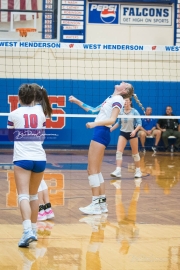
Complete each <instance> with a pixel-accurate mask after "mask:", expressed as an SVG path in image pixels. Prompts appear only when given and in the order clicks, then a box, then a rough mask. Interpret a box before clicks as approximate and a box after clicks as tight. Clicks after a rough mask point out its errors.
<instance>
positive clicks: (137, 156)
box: [132, 153, 140, 161]
mask: <svg viewBox="0 0 180 270" xmlns="http://www.w3.org/2000/svg"><path fill="white" fill-rule="evenodd" d="M132 157H133V158H134V161H140V156H139V153H137V154H135V155H132Z"/></svg>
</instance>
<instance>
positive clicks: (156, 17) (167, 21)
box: [120, 5, 172, 26]
mask: <svg viewBox="0 0 180 270" xmlns="http://www.w3.org/2000/svg"><path fill="white" fill-rule="evenodd" d="M120 24H131V25H132V24H134V25H158V26H170V25H172V7H171V6H150V5H143V6H142V5H120Z"/></svg>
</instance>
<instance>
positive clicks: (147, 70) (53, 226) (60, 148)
mask: <svg viewBox="0 0 180 270" xmlns="http://www.w3.org/2000/svg"><path fill="white" fill-rule="evenodd" d="M4 12H5V13H6V16H7V17H6V18H5V14H4V20H5V21H4V24H1V23H0V40H1V46H0V57H1V63H0V88H1V103H0V119H1V121H0V128H1V133H0V137H1V141H0V148H1V150H0V160H1V161H0V175H1V188H2V191H1V195H2V199H1V201H0V205H1V210H2V211H4V214H5V215H4V217H3V218H2V222H1V228H2V230H4V231H5V233H6V235H8V236H6V237H4V236H2V234H1V241H2V242H3V244H4V245H3V247H4V246H6V245H7V247H8V248H9V244H8V243H9V242H13V245H14V247H13V248H12V250H11V254H14V257H15V258H17V260H18V261H19V263H20V264H21V265H22V266H24V265H26V264H29V265H30V264H31V265H36V264H37V265H38V263H39V265H40V266H41V267H42V265H44V263H45V264H46V266H47V269H56V266H57V262H58V263H59V265H61V266H62V267H67V266H69V267H70V266H72V265H73V266H74V268H72V269H85V264H86V265H88V264H92V261H93V263H95V264H96V265H101V264H102V267H103V268H102V269H117V268H116V267H117V265H120V266H121V267H122V268H119V269H138V268H128V267H133V265H134V263H135V264H136V266H137V265H138V267H140V266H139V265H140V261H141V262H142V260H144V262H147V260H148V262H149V259H148V255H147V253H146V252H145V251H146V250H149V252H150V253H151V256H150V257H151V259H152V262H151V263H150V267H151V268H149V269H152V267H155V268H153V269H160V268H161V269H173V268H171V267H175V266H178V264H179V263H178V262H176V260H174V261H173V259H172V258H174V257H176V258H177V259H178V254H179V247H180V239H179V238H178V237H179V236H177V234H176V230H174V228H176V229H177V230H178V229H179V228H178V224H179V223H178V222H179V217H178V216H177V215H176V213H177V200H178V199H179V195H178V190H179V181H180V171H179V159H180V154H179V152H176V153H172V152H164V151H163V144H161V145H160V147H159V151H158V152H157V153H155V154H154V152H153V151H151V144H153V142H152V141H151V143H150V146H149V148H148V147H147V151H146V153H145V154H144V153H141V154H140V158H141V170H142V174H143V175H142V179H141V180H136V181H134V177H133V175H134V169H135V167H134V163H133V159H132V156H131V151H130V150H129V149H130V148H129V147H127V148H126V150H125V152H124V155H123V167H122V178H121V179H117V178H112V177H111V176H110V173H111V171H112V170H113V169H114V168H115V166H116V165H115V163H116V158H115V156H116V145H117V140H118V136H119V130H116V131H115V132H113V133H112V134H111V143H110V145H109V146H108V148H107V150H106V152H105V157H104V161H103V166H102V172H103V175H104V178H105V182H106V186H107V197H108V205H109V214H107V215H104V216H103V217H99V216H98V217H82V216H81V214H80V213H79V210H78V208H79V207H80V206H82V205H84V204H86V203H87V200H88V198H89V197H90V191H89V186H88V181H87V172H86V169H87V163H88V158H87V149H88V147H89V143H90V140H91V137H92V130H88V129H86V126H85V124H86V123H87V122H89V121H93V120H94V118H95V116H94V115H90V114H88V113H86V114H84V113H83V111H82V109H81V108H79V107H78V106H75V105H73V104H71V103H69V102H68V97H69V96H70V95H74V96H76V97H77V98H79V99H81V100H83V102H84V103H86V104H89V105H91V106H93V107H96V106H98V105H99V104H101V103H102V102H103V101H104V100H105V99H106V97H107V96H109V95H111V94H112V93H113V90H114V85H116V84H119V83H120V81H127V82H130V83H132V85H133V86H134V89H135V93H136V95H137V98H136V99H134V100H133V106H134V107H135V108H136V109H137V110H138V111H139V113H140V115H141V117H142V119H143V118H148V117H147V116H145V114H144V110H145V108H146V107H148V106H150V107H152V109H153V111H152V116H151V118H154V119H164V118H166V117H165V116H164V114H165V108H166V106H168V105H170V106H172V108H173V113H174V114H175V118H176V119H179V118H180V117H179V115H180V108H179V98H180V84H179V74H180V53H179V52H178V51H177V52H176V51H173V52H171V51H170V50H169V49H168V47H164V46H162V48H161V47H160V46H158V47H156V46H139V47H137V50H132V51H131V50H116V49H114V50H108V49H102V50H100V49H98V50H97V49H96V50H93V49H84V48H83V47H82V46H75V45H74V44H64V45H59V43H58V42H56V38H57V37H58V34H57V33H55V34H54V35H53V33H51V32H49V30H47V31H46V32H43V29H49V28H43V27H42V24H41V23H40V22H42V18H43V17H44V18H46V19H48V17H49V18H50V17H51V15H53V12H52V10H51V9H49V10H48V12H47V10H46V12H45V11H40V10H38V12H37V9H36V7H35V8H34V10H33V11H32V13H31V12H22V11H19V13H18V12H17V11H15V10H14V12H10V13H11V14H10V15H7V12H6V11H4ZM18 16H19V17H21V16H27V18H25V17H23V18H24V19H25V21H23V22H22V21H21V20H20V18H19V19H17V21H16V20H15V21H14V20H13V18H14V17H16V18H17V17H18ZM30 17H31V18H30ZM28 18H30V20H29V19H28ZM1 22H2V17H1ZM47 25H48V24H47ZM9 27H10V28H9ZM45 37H46V38H45ZM53 37H54V39H53ZM44 38H45V40H44ZM3 40H4V41H3ZM142 47H143V49H142ZM22 83H28V84H29V83H38V84H39V85H43V87H44V88H46V89H47V91H48V94H49V99H50V102H51V104H52V108H53V117H52V119H47V134H48V136H47V138H46V139H45V142H44V147H45V149H46V151H47V168H46V171H45V174H44V179H45V181H46V183H47V185H48V190H49V196H50V201H51V204H52V207H53V209H54V212H55V219H54V221H53V222H52V221H45V222H40V223H39V238H40V244H41V248H40V247H39V249H38V248H34V250H33V249H30V250H28V251H21V254H19V253H17V250H16V242H17V239H16V238H18V237H17V234H18V233H19V232H18V230H19V226H20V225H19V224H20V223H21V218H20V215H19V212H18V203H17V192H16V187H15V182H14V174H13V164H12V149H13V143H12V142H9V140H8V138H7V133H6V126H7V117H8V114H9V112H11V111H13V110H15V109H16V108H18V106H19V102H18V88H19V86H20V85H21V84H22ZM139 103H140V106H139V105H138V104H139ZM142 108H143V109H142ZM137 117H138V116H137ZM127 118H128V116H127ZM148 140H154V139H153V138H150V139H147V141H146V143H147V144H148ZM170 144H174V141H171V140H170ZM139 147H141V145H140V146H139ZM148 150H149V151H148ZM4 194H6V196H5V195H4ZM122 195H123V197H124V198H125V200H123V199H122ZM168 196H169V197H168ZM139 197H140V200H139ZM140 202H141V203H140ZM169 202H170V203H169ZM138 205H139V206H140V209H141V211H139V212H138V211H137V207H138ZM163 205H166V213H164V209H163ZM127 206H129V212H128V214H127V215H125V207H127ZM147 206H148V209H149V210H148V211H149V215H148V213H147ZM156 208H157V209H158V210H159V211H162V212H161V215H158V214H156V212H155V211H156ZM122 213H123V214H122ZM162 213H163V214H162ZM150 217H151V218H150ZM152 219H153V220H152ZM7 223H10V224H12V226H9V227H7V228H6V230H5V229H3V225H4V224H7ZM14 224H16V226H17V228H16V230H15V231H14V229H13V228H14V227H13V226H14ZM144 224H146V226H147V227H146V228H145V227H144ZM157 224H159V227H158V228H157ZM82 225H84V227H82ZM105 228H106V235H104V230H105ZM147 228H148V230H146V229H147ZM91 230H92V234H91ZM82 232H83V233H82ZM139 232H140V236H139ZM169 232H170V234H171V235H172V238H171V239H170V238H169ZM72 233H73V237H74V238H73V239H72ZM9 235H10V236H9ZM64 235H65V236H66V237H65V238H64ZM157 235H158V237H159V239H158V245H157V243H156V245H155V243H154V242H155V241H156V238H157ZM90 237H91V240H90V241H89V240H87V239H89V238H90ZM95 237H97V239H98V241H99V243H101V244H103V242H104V239H108V241H107V242H108V243H107V242H106V241H105V243H104V244H103V245H104V248H101V249H100V245H97V242H98V241H97V239H95ZM105 237H106V238H105ZM79 239H81V241H79ZM127 239H128V240H127ZM109 241H110V242H111V244H109ZM117 243H120V244H121V246H119V244H117ZM88 244H89V249H87V246H88ZM109 247H110V248H112V250H113V252H114V255H115V256H114V257H112V256H110V257H108V258H109V259H110V260H111V264H110V265H109V264H108V263H106V260H105V258H106V256H109V254H108V253H109V251H108V252H107V250H109ZM159 247H160V248H159ZM93 249H96V251H97V252H96V253H93V252H92V250H93ZM86 250H88V251H87V253H86ZM137 250H139V253H138V252H137ZM152 250H154V253H153V252H152ZM34 251H36V254H35V253H33V252H34ZM37 252H40V253H41V254H40V253H39V254H40V255H37ZM99 252H101V258H100V257H99V256H98V254H99ZM1 254H3V259H4V258H6V260H5V263H4V266H3V267H4V268H3V269H15V268H13V267H14V265H15V263H16V262H14V261H13V260H11V262H8V260H7V256H5V254H4V253H3V250H2V252H1ZM45 254H46V256H47V258H48V259H47V260H46V261H45V262H44V261H43V258H44V255H45ZM92 254H93V255H94V256H93V260H92ZM122 254H129V255H130V256H131V258H130V260H128V259H127V257H126V259H125V257H123V255H122ZM142 254H143V255H142ZM156 254H159V255H158V256H159V257H158V258H157V255H156ZM164 254H166V255H164ZM85 256H86V260H85V259H82V258H85ZM138 256H139V257H138ZM173 256H174V257H173ZM122 258H123V260H122ZM138 258H141V260H140V259H138ZM143 258H144V259H143ZM153 258H155V259H156V261H158V262H159V264H158V266H157V268H156V266H154V265H153V263H154V262H155V261H153V260H155V259H153ZM162 258H165V259H167V260H168V262H167V261H164V260H163V259H162ZM0 261H1V260H0ZM152 265H153V266H152ZM40 266H39V267H40ZM5 267H6V268H5ZM8 267H9V268H8ZM10 267H12V268H10ZM48 267H49V268H48ZM50 267H51V268H50ZM53 267H54V268H53ZM83 267H84V268H83ZM123 267H124V268H123ZM125 267H126V268H125ZM163 267H165V268H163ZM167 267H169V268H167ZM29 269H31V268H29ZM37 269H42V268H37ZM64 269H66V268H64ZM93 269H95V268H93ZM139 269H140V268H139ZM174 269H175V268H174Z"/></svg>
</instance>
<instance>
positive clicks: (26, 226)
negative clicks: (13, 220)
mask: <svg viewBox="0 0 180 270" xmlns="http://www.w3.org/2000/svg"><path fill="white" fill-rule="evenodd" d="M22 224H23V229H24V231H29V230H31V229H32V226H31V220H30V219H26V220H24V221H23V223H22Z"/></svg>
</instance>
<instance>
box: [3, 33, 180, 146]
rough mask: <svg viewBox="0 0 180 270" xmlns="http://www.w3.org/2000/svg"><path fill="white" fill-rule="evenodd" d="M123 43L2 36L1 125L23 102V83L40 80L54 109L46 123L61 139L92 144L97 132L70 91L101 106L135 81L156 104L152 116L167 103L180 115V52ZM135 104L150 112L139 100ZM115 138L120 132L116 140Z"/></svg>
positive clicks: (145, 100)
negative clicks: (20, 93)
mask: <svg viewBox="0 0 180 270" xmlns="http://www.w3.org/2000/svg"><path fill="white" fill-rule="evenodd" d="M118 46H119V47H118ZM123 46H125V45H112V44H109V45H105V44H69V43H66V44H63V43H58V42H57V43H56V42H35V41H33V42H32V41H28V40H27V39H26V38H25V37H22V39H21V40H20V41H16V42H13V41H8V42H5V41H1V42H0V57H1V62H0V89H1V102H0V116H1V123H0V128H6V124H7V116H8V113H9V112H11V111H13V110H14V109H16V108H17V107H18V88H19V86H20V85H21V84H22V83H38V84H39V85H43V87H44V88H46V89H47V92H48V94H49V99H50V103H51V104H52V108H53V117H52V119H47V128H53V129H59V132H60V133H61V139H62V141H61V142H60V143H62V144H67V145H69V144H70V145H74V144H77V145H81V144H83V145H86V144H88V143H89V140H90V138H91V133H92V131H90V130H89V131H87V130H86V127H85V124H86V122H88V121H94V119H93V118H94V117H95V116H94V115H89V114H88V113H84V111H83V110H82V109H81V108H80V107H78V106H77V105H75V104H72V103H70V102H69V101H68V98H69V96H70V95H73V96H75V97H77V98H78V99H80V100H82V101H83V102H84V103H86V104H88V105H90V106H93V107H96V106H98V105H99V104H101V103H102V102H103V101H104V100H105V99H106V98H107V97H108V96H109V95H111V94H112V93H113V91H114V86H115V85H116V84H119V83H120V82H121V81H126V82H129V83H131V84H132V85H133V86H134V89H135V93H136V95H137V98H138V99H139V100H140V102H141V104H142V106H143V107H144V108H146V107H147V106H150V107H152V118H155V119H160V118H163V117H164V114H165V109H166V106H172V108H173V113H174V114H175V116H176V117H177V118H178V119H179V118H180V117H178V116H179V115H180V107H179V99H180V76H179V75H180V52H179V51H172V50H175V48H176V47H170V46H140V45H138V47H134V45H127V46H126V47H123ZM128 46H129V47H128ZM133 106H134V107H135V108H136V109H137V110H138V111H139V113H140V114H141V115H142V118H143V117H146V116H144V112H143V111H142V109H141V108H140V107H139V106H138V104H137V103H136V102H135V100H133ZM85 133H86V134H87V136H86V135H85ZM113 136H114V135H112V137H113ZM63 138H65V140H63ZM67 138H68V139H67ZM116 142H117V135H116V136H114V140H112V144H116Z"/></svg>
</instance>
